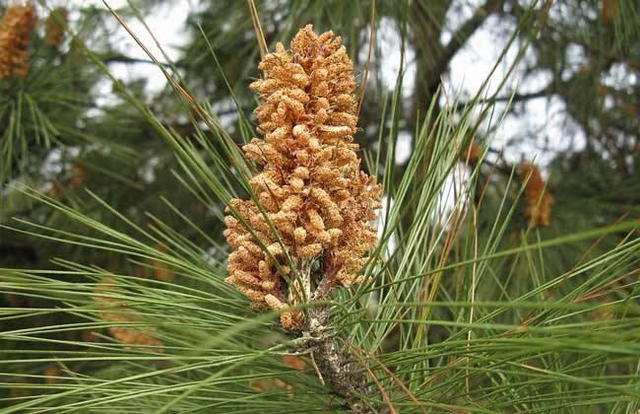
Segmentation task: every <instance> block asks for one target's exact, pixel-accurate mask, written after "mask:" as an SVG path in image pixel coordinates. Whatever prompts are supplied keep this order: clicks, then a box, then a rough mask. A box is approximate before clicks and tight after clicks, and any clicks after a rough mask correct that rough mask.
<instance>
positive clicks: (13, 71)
mask: <svg viewBox="0 0 640 414" xmlns="http://www.w3.org/2000/svg"><path fill="white" fill-rule="evenodd" d="M37 19H38V17H37V15H36V10H35V8H34V7H33V5H32V4H31V3H27V4H24V5H21V4H14V5H12V6H9V7H7V10H6V11H5V13H4V16H3V17H2V20H0V79H7V78H13V77H16V78H25V77H26V76H27V73H28V72H29V45H30V44H31V32H32V31H33V28H34V27H35V25H36V21H37Z"/></svg>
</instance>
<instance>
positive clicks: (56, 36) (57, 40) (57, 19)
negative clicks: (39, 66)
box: [44, 7, 69, 47]
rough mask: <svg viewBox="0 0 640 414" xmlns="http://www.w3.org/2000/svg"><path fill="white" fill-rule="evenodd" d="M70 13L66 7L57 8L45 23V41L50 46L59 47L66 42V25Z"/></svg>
mask: <svg viewBox="0 0 640 414" xmlns="http://www.w3.org/2000/svg"><path fill="white" fill-rule="evenodd" d="M68 15H69V12H68V11H67V9H65V8H64V7H56V8H55V9H53V10H52V11H51V13H49V16H48V17H47V20H46V21H45V22H44V41H45V43H46V44H48V45H49V46H54V47H58V46H60V45H61V44H62V42H64V24H65V23H66V22H67V18H68Z"/></svg>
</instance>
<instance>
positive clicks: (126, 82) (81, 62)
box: [0, 0, 640, 413]
mask: <svg viewBox="0 0 640 414" xmlns="http://www.w3.org/2000/svg"><path fill="white" fill-rule="evenodd" d="M34 3H36V4H34ZM34 3H29V2H24V1H15V0H3V1H2V2H0V12H1V13H2V15H3V16H4V17H3V20H2V22H0V134H2V135H1V141H0V157H1V158H0V164H1V165H0V182H2V185H3V189H2V194H1V195H0V197H1V198H0V206H1V208H0V224H1V225H2V227H1V228H0V267H1V268H2V269H0V292H2V296H1V297H0V304H1V305H2V309H0V326H1V327H2V329H1V330H0V355H2V358H1V360H2V363H1V368H0V374H1V375H2V377H3V380H2V381H0V383H1V384H2V385H0V392H1V394H0V398H2V401H3V404H5V405H6V408H5V410H6V412H23V411H25V410H35V411H36V412H46V411H48V410H49V411H54V412H74V411H79V412H81V411H83V410H87V409H89V410H91V409H93V410H106V409H109V410H113V411H114V412H127V411H133V410H136V411H140V410H144V411H151V412H174V411H175V412H190V411H210V412H216V411H217V410H223V409H224V410H226V411H229V410H231V411H248V412H272V411H274V412H275V411H282V410H287V411H291V412H308V411H311V410H325V411H331V410H334V411H337V412H339V411H341V410H349V409H351V410H360V411H372V412H385V411H386V412H398V411H400V412H414V411H415V412H420V411H423V412H426V411H435V412H440V411H442V412H448V411H469V412H470V411H482V412H496V411H497V412H502V411H525V412H568V411H571V410H573V411H575V412H584V411H583V409H584V410H587V411H591V412H599V411H602V412H619V413H623V412H624V413H632V412H635V411H637V410H638V409H639V408H640V384H639V382H638V378H639V376H638V356H639V355H640V348H638V341H639V340H640V337H639V336H638V335H639V332H640V323H639V322H640V319H639V312H640V308H639V307H638V302H637V300H638V282H637V280H638V260H640V255H639V253H640V249H639V244H638V237H637V236H638V233H637V232H638V230H637V229H638V224H640V223H639V219H640V217H639V214H638V213H639V208H640V207H639V206H640V203H639V201H640V200H639V196H638V194H640V177H639V176H638V174H639V173H638V160H639V155H638V154H639V153H640V152H639V151H638V145H640V144H639V142H638V131H640V125H639V121H638V119H640V117H639V116H638V105H639V104H640V102H638V101H639V100H640V93H639V89H638V88H639V85H638V69H639V67H640V49H639V48H638V45H639V44H640V10H639V8H638V5H637V4H636V2H633V1H630V0H617V1H616V0H602V1H593V0H591V1H587V0H571V1H566V2H553V1H537V2H535V1H534V2H532V3H529V2H527V1H519V0H486V1H478V2H475V1H474V2H468V1H458V0H453V1H444V0H443V1H427V0H413V1H402V2H395V1H378V2H375V3H374V2H371V1H358V2H346V1H333V0H328V1H324V2H314V1H302V0H300V1H299V0H288V1H284V0H283V1H280V0H270V1H260V2H256V7H255V8H252V7H250V5H251V4H252V3H249V4H247V3H244V2H235V1H221V0H201V1H198V2H195V3H194V4H193V5H191V4H189V5H190V6H191V8H190V15H189V18H188V20H187V22H186V28H185V31H184V33H186V35H185V39H183V42H182V45H181V46H180V47H179V48H178V49H179V50H178V58H177V59H175V61H171V60H170V59H169V55H166V54H164V53H163V52H162V51H159V50H157V49H156V48H153V41H150V42H147V41H145V42H143V44H145V46H146V47H149V48H153V55H152V56H146V57H144V58H140V57H138V55H135V54H134V53H133V50H123V49H122V48H120V47H118V46H119V45H118V43H119V41H120V40H121V39H123V38H125V36H127V37H128V36H142V35H143V34H144V32H145V26H144V24H145V22H146V20H145V19H147V18H148V17H149V16H152V15H153V14H154V13H155V12H157V10H158V9H159V8H163V7H165V8H166V7H176V8H180V7H187V5H188V3H187V2H178V3H176V5H173V4H169V2H149V1H140V2H132V3H131V4H128V5H126V7H122V8H121V9H118V10H116V11H115V12H114V13H113V14H112V13H111V12H110V11H109V9H108V8H107V7H105V6H104V5H87V4H86V3H68V4H65V7H64V8H63V7H61V6H60V4H61V3H59V2H48V1H38V2H34ZM108 3H109V2H108ZM119 19H120V20H119ZM307 23H313V24H314V26H315V30H316V32H322V31H324V30H329V29H331V30H333V31H334V32H335V33H336V34H339V35H341V36H342V37H343V41H344V44H345V46H346V48H347V51H348V53H349V56H350V57H351V59H352V60H353V61H354V65H355V68H356V82H357V83H358V84H359V85H360V87H359V89H358V92H357V94H356V98H357V99H360V98H361V97H362V102H361V108H360V107H359V109H360V121H359V124H358V125H359V127H360V129H359V130H358V132H357V134H356V136H355V140H356V142H358V143H359V144H360V145H361V146H362V148H363V150H362V151H361V152H360V153H359V155H360V156H361V158H362V160H363V161H362V168H363V169H365V170H366V171H367V172H368V173H369V174H371V175H372V176H375V177H377V178H378V181H379V182H380V183H381V185H382V192H383V204H384V206H383V209H382V210H381V212H380V217H381V218H380V220H379V239H380V241H379V244H378V245H377V247H376V248H375V249H374V251H373V252H372V257H373V259H372V260H371V261H370V262H369V263H368V264H367V266H365V268H364V269H363V271H362V275H363V276H365V280H366V282H365V283H364V284H363V285H361V286H360V287H356V288H352V289H351V290H349V291H346V290H345V291H336V292H333V294H332V296H331V297H330V298H328V299H327V301H326V302H323V303H322V304H319V305H318V304H308V303H307V304H303V305H306V306H311V307H312V308H314V307H315V306H324V307H326V309H328V310H329V311H330V315H331V318H330V321H331V322H330V323H329V326H328V328H329V331H328V332H329V334H328V338H331V341H335V344H337V345H336V347H339V348H340V349H341V350H342V351H343V352H341V353H338V354H336V355H334V356H335V357H336V358H338V359H340V360H341V363H343V365H344V366H345V367H346V366H348V367H349V370H350V372H353V373H354V374H353V375H354V376H355V377H354V378H357V381H358V382H359V383H360V388H358V389H353V390H351V389H350V390H348V391H347V392H345V390H344V389H341V384H340V380H339V379H338V380H336V378H335V377H334V376H333V377H332V376H331V375H329V374H330V372H327V371H326V369H325V368H324V364H323V363H322V362H321V363H319V364H317V363H316V358H315V357H314V355H315V354H314V353H318V352H319V351H318V350H319V349H322V347H323V346H324V345H323V343H322V342H319V339H318V338H319V337H316V338H305V337H300V335H299V334H296V333H295V332H292V331H290V330H287V329H282V328H281V327H279V325H278V323H277V320H278V317H277V316H278V315H277V314H276V313H274V312H262V313H261V312H255V311H252V310H250V309H249V301H248V300H247V299H246V298H244V297H243V296H242V295H240V294H238V293H237V292H236V291H235V289H234V288H233V286H230V285H229V284H226V283H225V282H224V278H225V277H226V276H227V271H226V264H227V257H228V254H229V247H228V246H227V245H226V243H225V241H224V238H223V237H222V232H223V230H224V227H225V224H224V221H223V216H224V209H225V205H228V203H229V200H230V199H231V198H235V197H241V198H247V194H249V195H251V193H252V191H251V187H250V186H249V185H248V179H249V178H250V177H251V176H252V175H253V173H254V172H255V170H256V166H255V165H254V164H253V163H252V162H250V161H248V160H245V158H244V157H243V155H242V150H241V147H242V146H243V144H245V143H247V142H249V141H250V140H251V139H252V138H253V137H255V136H256V132H255V124H256V120H255V117H254V115H252V111H253V110H254V109H255V107H256V106H257V100H256V97H255V95H254V94H253V93H252V92H251V90H250V89H249V87H248V86H249V84H250V83H251V82H252V81H253V80H255V79H256V78H259V77H260V73H259V71H258V63H259V62H260V59H261V54H262V53H261V50H260V40H261V38H262V36H264V41H265V44H266V45H267V47H268V49H269V51H273V50H274V47H275V44H276V42H279V41H280V42H283V43H284V44H285V45H288V42H289V41H290V40H291V38H292V37H293V35H294V34H295V33H296V32H297V31H298V30H299V29H300V28H301V27H303V26H305V25H306V24H307ZM256 26H258V28H259V29H260V30H259V31H258V33H260V32H261V33H262V35H260V34H256V31H257V29H256ZM129 27H133V28H135V31H134V32H133V33H132V34H128V33H127V32H126V31H125V29H126V28H129ZM149 30H150V31H151V32H158V31H160V30H162V28H161V27H154V26H150V27H149ZM262 52H264V51H262ZM154 59H156V60H158V61H159V62H157V61H155V60H154ZM465 59H466V61H469V60H470V59H471V60H474V59H475V60H476V61H477V62H478V64H477V66H474V67H466V66H463V64H461V63H459V62H465ZM456 62H458V63H456ZM482 62H484V63H482ZM154 64H155V65H156V66H157V67H154ZM3 65H4V66H3ZM494 65H495V66H494ZM123 67H129V68H131V69H130V70H131V72H133V73H134V76H126V77H119V76H116V75H114V73H115V71H118V70H119V69H121V68H123ZM149 69H153V70H155V71H160V70H162V71H164V73H165V74H166V75H167V77H168V82H167V83H166V87H165V88H164V89H161V90H152V89H150V87H149V85H148V83H147V82H146V81H145V77H146V76H148V74H149V73H150V72H149ZM119 73H121V72H119ZM137 74H140V75H139V76H138V75H137ZM461 74H464V75H465V76H468V78H469V79H470V83H471V86H468V85H467V83H466V80H465V82H462V81H461V80H462V76H461ZM474 75H475V78H476V80H479V82H476V83H477V85H476V84H474V81H473V78H474ZM478 85H480V86H478ZM359 105H360V103H359ZM545 106H546V109H547V110H546V114H541V111H540V108H541V107H545ZM547 177H548V181H547ZM316 265H317V266H318V267H315V268H314V271H317V272H320V273H321V272H322V268H321V267H320V265H319V264H316ZM38 269H42V270H38ZM323 309H325V308H323ZM301 311H304V312H308V311H307V310H304V306H303V310H301ZM326 343H327V342H324V344H326ZM323 374H324V375H323ZM342 385H343V384H342Z"/></svg>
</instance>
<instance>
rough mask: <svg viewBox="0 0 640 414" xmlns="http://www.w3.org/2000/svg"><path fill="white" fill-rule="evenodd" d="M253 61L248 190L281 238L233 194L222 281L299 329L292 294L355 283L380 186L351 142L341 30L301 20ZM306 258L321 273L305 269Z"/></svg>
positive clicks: (353, 116)
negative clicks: (256, 102)
mask: <svg viewBox="0 0 640 414" xmlns="http://www.w3.org/2000/svg"><path fill="white" fill-rule="evenodd" d="M259 68H260V70H262V72H263V78H262V79H260V80H257V81H255V82H253V83H252V84H251V89H253V90H254V91H256V92H258V93H259V94H260V99H261V102H262V103H261V105H260V106H259V107H258V108H257V109H256V110H255V112H254V113H255V114H256V116H257V118H258V122H259V126H258V132H259V133H260V134H261V135H262V136H263V138H262V139H260V138H254V139H253V140H252V141H251V143H249V144H247V145H246V146H245V147H244V152H245V155H246V156H247V158H248V159H250V160H253V161H255V162H256V163H258V164H260V165H261V166H262V172H260V173H259V174H257V175H256V176H254V177H253V178H252V179H251V181H250V184H251V188H252V189H253V191H254V192H255V194H256V195H257V197H258V199H259V201H260V203H261V204H262V206H263V207H264V209H265V210H266V212H267V214H266V215H267V216H268V218H269V220H270V222H271V223H272V224H273V226H274V227H275V229H276V230H277V232H278V234H279V236H280V238H281V241H282V243H280V242H279V241H278V237H277V236H276V235H275V234H274V233H273V232H272V231H271V229H270V227H269V224H268V222H267V220H266V219H265V215H264V214H263V213H262V212H261V211H260V209H259V208H258V206H257V205H256V203H255V202H254V201H253V200H240V199H234V200H232V201H231V203H230V205H231V207H232V209H230V210H228V211H229V212H230V211H231V210H233V211H234V212H235V214H236V215H235V216H234V215H228V216H227V217H226V218H225V221H226V225H227V230H225V233H224V234H225V237H226V238H227V242H228V243H229V245H230V246H231V250H232V253H231V254H230V256H229V262H228V271H229V277H228V278H227V279H226V280H227V282H229V283H232V284H233V285H235V286H236V288H237V289H238V290H239V291H240V292H242V293H243V294H244V295H245V296H247V297H248V298H249V299H250V300H251V304H252V306H253V307H255V308H271V309H273V310H277V311H280V312H281V322H282V325H283V326H284V327H285V328H289V329H300V328H301V327H302V324H303V317H302V314H301V312H299V311H296V312H291V311H287V309H288V308H289V307H290V306H292V305H294V304H295V303H297V302H298V301H299V299H300V298H307V299H319V298H321V297H324V296H326V293H327V292H328V290H330V289H331V288H332V287H333V286H337V285H342V286H345V287H349V286H350V285H351V284H353V283H358V282H361V280H360V279H359V278H358V277H357V273H358V272H359V271H360V270H361V268H362V267H363V266H364V264H365V263H366V261H367V258H366V257H364V254H365V252H367V251H368V250H371V249H373V248H374V247H375V246H376V243H377V236H376V229H375V227H373V226H371V225H370V224H369V222H370V221H372V220H375V219H376V217H377V214H376V210H377V209H378V208H380V187H379V186H378V185H376V184H375V180H374V178H372V177H369V176H368V175H367V174H365V173H364V172H363V171H361V170H360V159H359V158H358V155H357V151H358V149H359V146H358V144H355V143H354V142H353V135H354V134H355V133H356V131H357V129H356V124H357V122H358V116H357V112H356V111H357V102H356V99H355V96H354V91H355V88H356V83H355V80H354V77H353V63H352V62H351V60H350V59H349V56H348V55H347V51H346V48H345V47H344V46H343V45H342V41H341V39H340V37H336V36H334V34H333V33H332V32H326V33H323V34H321V35H319V36H318V35H316V34H315V33H314V32H313V29H312V26H311V25H308V26H306V27H305V28H303V29H301V30H300V31H299V32H298V34H297V35H296V36H295V37H294V39H293V40H292V42H291V50H286V49H285V48H284V46H283V45H282V44H280V43H278V44H277V45H276V50H275V52H274V53H269V54H267V55H266V56H265V57H264V58H263V60H262V62H261V63H260V65H259ZM238 216H239V217H241V218H242V219H243V220H244V221H245V222H246V223H247V224H248V225H249V226H250V227H251V229H252V230H253V232H254V233H255V234H256V236H257V238H258V239H259V241H260V243H261V244H262V245H264V246H266V249H267V250H268V252H269V253H270V254H267V253H266V252H265V251H264V250H263V249H262V248H261V247H260V243H258V240H256V238H254V235H253V234H251V232H250V231H249V230H248V229H247V227H246V226H245V225H244V223H242V221H241V220H238V218H237V217H238ZM287 255H288V256H289V258H290V259H291V261H288V260H286V259H285V257H286V256H287ZM274 259H275V261H278V264H279V265H280V266H281V267H282V269H284V272H285V273H286V274H287V278H285V277H284V276H283V275H282V274H280V273H279V272H278V269H277V267H276V266H275V264H276V263H275V262H274ZM314 262H315V263H316V264H317V265H318V267H319V268H320V269H321V271H320V272H314V271H312V264H314ZM291 267H293V269H292V268H291ZM287 279H288V280H289V281H293V282H292V285H291V286H289V283H288V282H287ZM311 286H323V292H319V290H320V289H318V290H317V291H316V292H312V291H311Z"/></svg>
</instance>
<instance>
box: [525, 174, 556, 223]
mask: <svg viewBox="0 0 640 414" xmlns="http://www.w3.org/2000/svg"><path fill="white" fill-rule="evenodd" d="M520 179H521V180H522V181H523V182H526V184H525V189H524V199H525V203H526V206H525V212H524V214H525V217H526V218H527V219H529V227H531V228H532V229H535V228H536V227H538V226H548V225H549V219H550V217H551V203H552V202H553V198H552V197H551V194H549V192H548V191H547V190H546V189H545V183H544V180H543V179H542V176H541V175H540V170H539V169H538V167H537V166H535V165H533V164H529V163H524V164H522V166H521V167H520ZM527 180H528V181H527Z"/></svg>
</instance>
